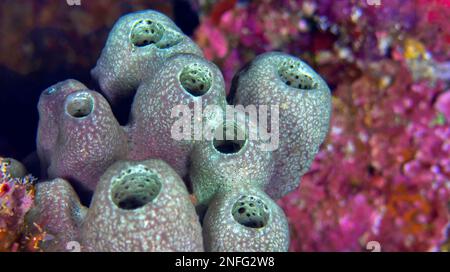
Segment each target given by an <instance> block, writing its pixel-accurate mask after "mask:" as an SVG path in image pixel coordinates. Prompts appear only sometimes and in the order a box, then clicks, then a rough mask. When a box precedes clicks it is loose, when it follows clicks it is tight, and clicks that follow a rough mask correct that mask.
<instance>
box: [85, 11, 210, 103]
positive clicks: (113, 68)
mask: <svg viewBox="0 0 450 272" xmlns="http://www.w3.org/2000/svg"><path fill="white" fill-rule="evenodd" d="M183 53H184V54H195V55H198V56H202V52H201V50H200V49H199V48H198V46H197V45H196V44H195V43H194V42H193V41H192V40H191V39H189V37H187V36H186V35H184V34H183V32H182V31H181V30H180V29H179V28H178V27H177V26H176V25H175V24H174V23H173V22H172V20H170V18H168V17H167V16H165V15H164V14H161V13H159V12H156V11H153V10H146V11H141V12H135V13H131V14H128V15H125V16H123V17H122V18H121V19H120V20H118V21H117V23H116V24H115V25H114V27H113V29H112V30H111V33H110V35H109V37H108V41H107V42H106V46H105V48H104V49H103V52H102V54H101V56H100V59H99V60H98V63H97V66H96V67H95V68H94V69H92V76H93V77H94V78H95V79H96V80H98V82H99V84H100V87H101V89H102V91H103V92H104V93H105V95H106V97H107V98H108V99H109V100H110V101H112V102H115V101H117V100H119V99H121V98H124V97H128V96H131V95H133V94H134V90H135V89H136V88H137V87H138V86H139V84H140V82H141V81H142V80H144V79H145V78H147V77H148V76H149V75H152V74H153V73H155V72H157V70H158V69H159V66H160V65H161V64H163V63H164V61H165V60H166V59H167V58H169V57H170V56H174V55H176V54H183Z"/></svg>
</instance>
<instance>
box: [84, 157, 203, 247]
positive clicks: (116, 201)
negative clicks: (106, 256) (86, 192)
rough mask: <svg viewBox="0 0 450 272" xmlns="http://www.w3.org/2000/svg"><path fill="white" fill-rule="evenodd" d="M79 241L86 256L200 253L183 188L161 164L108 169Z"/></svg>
mask: <svg viewBox="0 0 450 272" xmlns="http://www.w3.org/2000/svg"><path fill="white" fill-rule="evenodd" d="M81 237H82V245H83V247H84V248H85V250H87V251H203V241H202V234H201V226H200V222H199V221H198V217H197V214H196V213H195V209H194V206H193V204H192V203H191V201H190V198H189V194H188V192H187V190H186V187H185V185H184V183H183V181H182V180H181V178H180V177H179V176H178V175H177V174H176V173H175V171H174V170H173V169H172V168H171V167H170V166H168V165H167V164H166V163H165V162H163V161H161V160H148V161H143V162H117V163H115V164H114V165H112V166H111V167H110V168H109V169H108V171H107V172H106V173H105V174H104V175H103V176H102V178H101V180H100V182H99V184H98V187H97V189H96V191H95V194H94V197H93V201H92V204H91V207H90V209H89V211H88V214H87V216H86V220H85V223H84V224H83V228H82V230H81Z"/></svg>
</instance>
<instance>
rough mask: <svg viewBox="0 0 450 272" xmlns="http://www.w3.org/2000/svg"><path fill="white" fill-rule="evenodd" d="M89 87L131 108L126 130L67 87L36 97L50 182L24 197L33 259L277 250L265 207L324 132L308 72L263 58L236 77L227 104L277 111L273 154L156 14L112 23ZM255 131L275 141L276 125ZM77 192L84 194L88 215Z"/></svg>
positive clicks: (326, 116)
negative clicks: (75, 250)
mask: <svg viewBox="0 0 450 272" xmlns="http://www.w3.org/2000/svg"><path fill="white" fill-rule="evenodd" d="M92 75H93V77H94V78H95V79H96V80H97V81H98V82H99V85H100V88H101V89H102V91H103V93H104V94H105V95H106V97H107V99H108V100H109V101H110V102H111V103H112V104H115V103H117V102H120V101H121V100H123V99H125V98H127V97H133V98H134V100H133V103H132V105H131V114H130V120H129V122H128V124H126V125H124V126H122V125H120V124H119V122H118V121H117V120H116V118H115V116H114V114H113V113H112V110H111V107H110V106H109V103H108V102H107V100H106V98H104V97H103V96H102V95H101V94H100V93H97V92H95V91H91V90H89V89H87V88H86V87H85V86H84V85H83V84H82V83H80V82H78V81H75V80H67V81H64V82H60V83H57V84H56V85H54V86H52V87H50V88H48V89H47V90H45V91H44V92H43V93H42V95H41V98H40V101H39V106H38V108H39V113H40V122H39V128H38V139H37V146H38V156H39V158H40V161H41V166H42V171H43V173H44V175H47V177H48V178H49V181H43V182H41V183H39V184H38V185H37V186H36V201H35V207H34V208H33V209H32V210H31V211H30V212H29V213H28V216H27V220H26V222H27V226H28V227H29V230H30V234H29V235H28V236H31V237H33V236H35V235H36V233H34V232H33V231H36V229H33V227H32V226H33V225H37V226H39V228H38V231H39V232H40V233H44V237H45V238H44V239H42V240H41V243H40V248H41V249H42V250H44V251H64V250H67V249H68V248H70V247H71V246H73V245H74V244H77V245H79V249H80V250H81V251H204V250H207V251H286V250H287V249H288V247H289V227H288V220H287V218H286V216H285V214H284V212H283V210H282V209H281V208H280V207H279V206H278V205H277V204H276V202H275V201H276V200H277V199H279V198H280V197H282V196H284V195H285V194H287V193H288V192H290V191H292V190H293V189H295V188H296V187H297V186H298V184H299V178H300V177H301V176H302V175H303V174H304V173H305V172H306V171H307V169H308V167H309V166H310V163H311V161H312V159H313V157H314V155H315V154H316V153H317V152H318V149H319V145H320V144H321V143H322V141H323V140H324V138H325V135H326V133H327V131H328V125H329V120H330V113H331V96H330V90H329V88H328V86H327V84H326V83H325V81H324V80H323V79H322V78H321V77H320V75H319V74H317V73H316V72H315V71H314V70H312V69H311V68H310V67H309V66H308V65H307V64H306V63H305V62H303V61H301V60H300V59H298V58H295V57H293V56H290V55H287V54H282V53H273V52H272V53H267V54H263V55H261V56H259V57H258V58H257V59H255V61H254V63H252V64H251V65H250V66H248V67H246V68H244V69H243V70H242V71H241V72H240V73H239V74H238V76H237V79H238V80H236V84H235V85H234V87H235V88H234V89H233V90H232V92H231V96H230V98H229V99H228V100H229V101H230V102H234V103H236V104H241V103H242V104H244V105H245V106H251V105H253V106H255V107H257V109H258V108H259V109H261V108H262V107H263V106H270V105H272V104H277V105H278V104H279V103H280V104H281V105H280V113H279V117H280V124H279V134H280V137H279V138H280V141H279V142H276V145H275V146H271V143H267V140H268V139H265V138H264V139H263V138H261V134H262V132H263V130H262V129H261V127H260V126H259V125H258V124H257V122H258V120H255V119H254V118H252V116H251V115H250V113H249V112H246V111H245V110H237V111H236V112H235V115H232V116H231V118H230V116H228V114H225V112H226V109H227V108H228V107H229V106H230V105H228V104H227V99H226V92H225V83H224V79H223V76H222V73H221V72H220V70H219V69H218V68H217V67H216V66H215V65H214V64H213V63H211V62H210V61H208V60H206V59H205V58H204V57H203V54H202V52H201V51H200V49H199V48H198V47H197V45H195V43H194V42H193V41H191V40H190V39H189V38H188V37H187V36H185V35H184V34H183V33H182V32H181V31H180V30H179V29H178V27H176V26H175V25H174V23H173V22H172V21H171V20H170V19H169V18H168V17H166V16H165V15H163V14H161V13H158V12H155V11H151V10H148V11H141V12H136V13H132V14H129V15H126V16H124V17H122V18H121V19H119V20H118V21H117V23H116V24H115V26H114V27H113V29H112V31H111V33H110V35H109V37H108V40H107V43H106V46H105V48H104V49H103V51H102V54H101V56H100V58H99V60H98V63H97V66H96V67H95V68H94V69H93V70H92ZM256 94H258V95H257V96H254V95H256ZM252 96H254V99H253V98H252ZM232 98H233V99H232ZM234 98H235V99H234ZM241 100H242V101H241ZM183 106H184V107H183ZM199 108H200V109H205V110H204V111H202V112H201V114H198V112H196V110H198V109H199ZM174 110H175V112H174ZM192 112H193V113H194V114H193V118H191V116H190V114H191V113H192ZM260 112H261V111H260ZM270 114H271V115H270V117H273V118H275V117H274V116H278V112H277V111H274V112H271V113H270ZM180 115H181V116H182V117H186V116H188V117H189V118H188V119H187V121H182V122H179V121H181V120H186V119H180V118H179V117H180ZM270 119H271V120H272V118H270ZM178 123H180V124H183V126H181V127H182V128H183V129H182V130H181V131H179V130H178V128H177V126H176V124H178ZM199 124H202V125H203V129H204V132H203V133H205V134H201V135H200V137H198V133H196V132H197V130H198V125H199ZM263 128H265V129H269V131H270V132H274V131H276V130H278V120H276V122H274V123H270V125H269V126H266V127H264V126H263ZM208 135H209V136H208ZM225 135H226V136H225ZM230 135H231V138H229V137H230ZM180 136H181V137H180ZM224 136H225V137H224ZM276 136H277V137H278V135H276ZM239 137H242V138H239ZM271 140H272V139H271ZM276 140H278V139H276ZM271 147H272V149H271ZM278 150H280V151H278ZM289 150H291V151H289ZM72 187H73V188H72ZM77 191H78V192H80V191H82V192H87V193H91V194H93V197H92V201H91V203H90V206H89V208H87V207H84V206H83V205H82V204H81V202H80V200H79V198H78V196H77V193H76V192H77ZM191 193H192V195H191ZM61 203H62V204H61Z"/></svg>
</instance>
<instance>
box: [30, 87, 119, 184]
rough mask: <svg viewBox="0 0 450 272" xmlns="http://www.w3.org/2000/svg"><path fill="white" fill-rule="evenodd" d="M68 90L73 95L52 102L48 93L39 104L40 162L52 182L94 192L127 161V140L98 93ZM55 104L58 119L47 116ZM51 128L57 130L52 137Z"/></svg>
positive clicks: (57, 97)
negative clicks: (118, 162)
mask: <svg viewBox="0 0 450 272" xmlns="http://www.w3.org/2000/svg"><path fill="white" fill-rule="evenodd" d="M72 83H73V82H70V84H72ZM77 86H78V85H77ZM68 90H70V91H67V92H71V93H70V94H67V95H66V96H65V97H64V98H63V93H61V95H59V94H56V95H55V96H54V97H52V98H51V97H49V96H48V95H46V93H45V92H44V94H43V97H41V99H43V100H44V101H43V102H42V103H40V104H39V106H40V112H41V115H40V116H41V118H42V119H41V120H42V121H41V122H40V123H39V127H40V128H39V130H40V131H42V134H41V135H42V137H38V150H41V152H40V153H39V154H40V155H41V157H42V159H41V160H44V161H47V160H48V163H49V164H48V169H47V171H48V175H49V177H50V178H56V177H62V178H66V179H69V180H71V181H74V182H76V183H77V185H79V186H81V187H82V188H84V189H87V190H89V191H93V190H94V189H95V186H96V184H97V181H98V179H99V177H100V176H101V175H102V174H103V173H104V171H105V170H106V169H107V168H108V167H109V166H110V165H111V164H112V163H114V162H115V161H116V160H118V159H122V158H125V157H126V155H127V151H128V147H127V136H126V134H125V131H124V130H123V129H122V128H121V127H120V125H119V123H118V122H117V120H116V119H115V117H114V115H113V114H112V111H111V108H110V106H109V104H108V102H107V101H106V99H105V98H103V97H102V96H101V95H100V94H99V93H97V92H92V91H89V90H87V89H85V90H77V91H74V89H73V88H68ZM50 95H52V94H50ZM52 99H54V100H55V101H51V100H52ZM53 103H55V104H57V103H59V104H58V105H57V106H56V110H55V112H53V113H52V114H55V115H56V116H54V115H51V116H46V113H48V112H51V111H49V110H48V107H51V106H52V104H53ZM61 106H62V107H61ZM46 121H47V122H46ZM51 126H55V127H56V128H57V129H54V130H52V132H53V133H50V134H49V133H48V132H45V129H46V128H48V127H51ZM46 139H51V140H47V141H46ZM49 144H53V146H52V148H51V149H48V147H47V145H49Z"/></svg>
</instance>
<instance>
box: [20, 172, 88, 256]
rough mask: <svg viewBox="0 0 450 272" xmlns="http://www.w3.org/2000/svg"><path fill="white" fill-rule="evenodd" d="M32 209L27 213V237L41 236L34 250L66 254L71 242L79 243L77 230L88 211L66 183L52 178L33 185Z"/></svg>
mask: <svg viewBox="0 0 450 272" xmlns="http://www.w3.org/2000/svg"><path fill="white" fill-rule="evenodd" d="M35 190H36V193H35V206H34V207H33V208H32V209H31V210H30V212H28V214H27V216H26V222H27V225H28V228H27V230H26V232H25V235H26V237H35V236H39V235H40V234H43V235H42V237H41V240H39V241H36V245H35V248H39V249H41V250H44V251H65V250H66V248H67V244H68V243H69V242H71V241H79V240H80V236H79V228H80V226H81V224H82V223H83V221H84V218H85V216H86V213H87V208H86V207H84V206H83V205H82V204H81V203H80V200H79V198H78V195H77V193H76V192H75V190H74V189H73V188H72V186H71V185H70V183H69V182H67V181H66V180H64V179H60V178H57V179H54V180H50V181H46V182H41V183H38V184H36V188H35Z"/></svg>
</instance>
